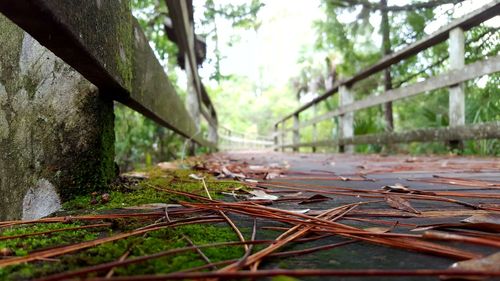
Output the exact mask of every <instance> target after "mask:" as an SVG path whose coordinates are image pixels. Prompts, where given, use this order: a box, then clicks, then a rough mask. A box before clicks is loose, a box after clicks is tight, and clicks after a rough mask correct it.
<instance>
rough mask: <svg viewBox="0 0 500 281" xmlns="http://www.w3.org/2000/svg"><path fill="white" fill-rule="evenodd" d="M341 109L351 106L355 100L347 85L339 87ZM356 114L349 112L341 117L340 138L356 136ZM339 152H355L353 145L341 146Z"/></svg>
mask: <svg viewBox="0 0 500 281" xmlns="http://www.w3.org/2000/svg"><path fill="white" fill-rule="evenodd" d="M339 98H340V103H339V104H340V107H342V106H344V105H348V104H351V103H352V102H353V101H354V99H353V96H352V94H351V92H350V91H349V88H347V86H346V85H342V86H340V87H339ZM353 123H354V112H348V113H345V114H343V115H341V116H340V138H341V139H342V138H350V137H352V136H353V135H354V126H353ZM339 152H349V153H352V152H354V146H353V145H340V146H339Z"/></svg>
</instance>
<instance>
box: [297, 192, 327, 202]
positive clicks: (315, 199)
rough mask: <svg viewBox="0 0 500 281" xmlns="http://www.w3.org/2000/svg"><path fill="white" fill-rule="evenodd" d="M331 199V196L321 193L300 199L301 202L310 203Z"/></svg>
mask: <svg viewBox="0 0 500 281" xmlns="http://www.w3.org/2000/svg"><path fill="white" fill-rule="evenodd" d="M330 199H332V198H330V197H328V196H324V195H321V194H315V195H313V196H311V197H309V198H307V199H306V200H304V201H300V202H299V204H310V203H317V202H324V201H328V200H330Z"/></svg>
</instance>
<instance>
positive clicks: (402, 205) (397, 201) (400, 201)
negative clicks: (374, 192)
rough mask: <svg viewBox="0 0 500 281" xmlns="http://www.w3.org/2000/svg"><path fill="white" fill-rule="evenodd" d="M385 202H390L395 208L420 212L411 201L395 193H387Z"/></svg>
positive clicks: (415, 212)
mask: <svg viewBox="0 0 500 281" xmlns="http://www.w3.org/2000/svg"><path fill="white" fill-rule="evenodd" d="M385 202H387V204H389V206H391V207H392V208H394V209H398V210H401V211H405V212H409V213H414V214H420V212H419V211H417V210H415V208H413V207H412V206H411V204H410V201H408V200H406V199H404V198H401V197H399V196H394V195H386V196H385Z"/></svg>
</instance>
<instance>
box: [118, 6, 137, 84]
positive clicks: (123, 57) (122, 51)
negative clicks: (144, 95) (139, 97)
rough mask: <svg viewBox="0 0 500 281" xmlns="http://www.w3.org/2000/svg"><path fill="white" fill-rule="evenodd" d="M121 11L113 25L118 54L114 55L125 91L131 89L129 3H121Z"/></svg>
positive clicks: (131, 40)
mask: <svg viewBox="0 0 500 281" xmlns="http://www.w3.org/2000/svg"><path fill="white" fill-rule="evenodd" d="M121 9H122V11H120V12H119V13H116V14H117V15H120V16H121V19H120V20H119V21H118V22H116V23H115V27H116V28H117V33H116V37H117V38H116V39H117V40H116V42H117V43H118V48H119V50H118V53H117V54H116V57H115V61H116V67H117V71H118V73H119V74H120V77H121V78H122V82H123V85H124V86H125V88H126V89H128V90H131V89H132V79H133V69H132V68H133V49H132V48H133V46H134V45H133V44H134V36H133V35H134V30H133V24H132V23H133V18H132V13H131V12H130V3H129V1H123V3H122V5H121Z"/></svg>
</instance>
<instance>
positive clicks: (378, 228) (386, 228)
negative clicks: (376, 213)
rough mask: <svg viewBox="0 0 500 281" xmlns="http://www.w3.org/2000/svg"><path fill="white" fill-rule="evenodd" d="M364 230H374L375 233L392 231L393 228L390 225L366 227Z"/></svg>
mask: <svg viewBox="0 0 500 281" xmlns="http://www.w3.org/2000/svg"><path fill="white" fill-rule="evenodd" d="M364 230H366V231H370V232H373V233H386V232H389V231H391V228H390V227H380V226H375V227H367V228H364Z"/></svg>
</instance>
